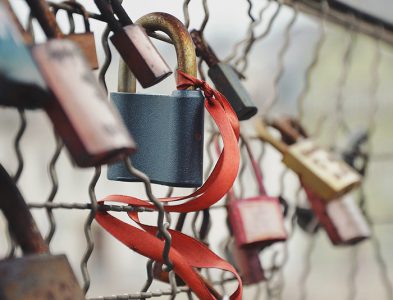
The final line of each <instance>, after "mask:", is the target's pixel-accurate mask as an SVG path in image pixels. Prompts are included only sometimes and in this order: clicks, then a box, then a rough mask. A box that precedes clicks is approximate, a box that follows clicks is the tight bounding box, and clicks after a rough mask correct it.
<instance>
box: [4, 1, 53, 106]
mask: <svg viewBox="0 0 393 300" xmlns="http://www.w3.org/2000/svg"><path fill="white" fill-rule="evenodd" d="M21 30H23V28H22V25H21V24H20V23H19V20H18V19H17V18H16V16H15V14H14V12H13V11H12V8H11V6H10V5H9V3H8V1H7V0H1V1H0V90H1V93H0V105H4V106H10V107H17V108H27V109H35V108H40V107H42V106H43V105H44V104H45V103H48V102H49V101H50V100H51V94H50V93H49V90H48V87H47V85H46V83H45V80H44V79H43V77H42V76H41V74H40V71H39V70H38V68H37V66H36V64H35V62H34V61H33V59H32V57H31V54H30V52H29V51H28V49H27V48H26V46H25V43H30V42H31V39H29V36H28V35H22V33H23V31H22V32H21ZM25 39H26V40H25Z"/></svg>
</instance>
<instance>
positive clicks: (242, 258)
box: [226, 241, 266, 285]
mask: <svg viewBox="0 0 393 300" xmlns="http://www.w3.org/2000/svg"><path fill="white" fill-rule="evenodd" d="M228 250H229V253H228V252H227V255H226V256H227V260H228V261H229V262H230V263H231V264H232V265H233V266H234V267H235V268H236V269H237V270H238V272H239V273H240V276H241V278H242V282H243V284H244V285H252V284H256V283H260V282H262V281H265V280H266V277H265V272H264V270H263V268H262V264H261V261H260V259H259V252H260V250H259V249H257V248H240V247H239V246H238V245H237V244H236V242H233V241H232V242H230V244H229V249H228Z"/></svg>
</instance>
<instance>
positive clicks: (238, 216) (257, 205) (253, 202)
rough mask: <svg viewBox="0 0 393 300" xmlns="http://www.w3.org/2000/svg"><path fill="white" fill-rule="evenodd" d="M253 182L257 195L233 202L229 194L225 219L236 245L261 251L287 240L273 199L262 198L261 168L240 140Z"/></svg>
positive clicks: (277, 205) (278, 204)
mask: <svg viewBox="0 0 393 300" xmlns="http://www.w3.org/2000/svg"><path fill="white" fill-rule="evenodd" d="M242 140H243V143H244V145H245V147H246V150H247V153H248V156H249V158H250V160H251V165H252V169H253V171H254V175H255V179H256V181H257V185H258V190H259V196H256V197H251V198H246V199H240V200H238V199H236V197H235V195H234V193H233V191H231V192H230V193H229V201H228V217H229V222H230V225H231V227H232V230H233V234H234V237H235V241H236V244H237V245H238V246H239V247H251V246H252V247H257V248H258V249H262V248H264V247H266V246H269V245H271V244H273V243H275V242H282V241H285V240H286V239H287V232H286V230H285V226H284V218H283V212H282V209H281V205H280V201H279V200H278V198H276V197H270V196H268V195H266V191H265V187H264V185H263V176H262V172H261V169H260V168H259V166H258V164H257V162H256V161H255V159H254V157H253V154H252V151H251V148H250V146H249V144H248V143H247V141H245V139H244V138H242Z"/></svg>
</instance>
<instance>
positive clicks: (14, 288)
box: [0, 255, 85, 300]
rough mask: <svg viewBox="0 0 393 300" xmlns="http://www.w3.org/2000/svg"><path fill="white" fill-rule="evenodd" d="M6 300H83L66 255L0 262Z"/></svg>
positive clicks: (1, 292) (2, 294)
mask: <svg viewBox="0 0 393 300" xmlns="http://www.w3.org/2000/svg"><path fill="white" fill-rule="evenodd" d="M0 298H1V299H2V300H3V299H4V300H71V299H72V300H83V299H85V298H84V296H83V293H82V291H81V289H80V287H79V285H78V283H77V280H76V277H75V275H74V274H73V272H72V269H71V267H70V265H69V263H68V261H67V258H66V257H65V255H58V256H50V255H34V256H27V257H22V258H18V259H10V260H7V261H3V262H0Z"/></svg>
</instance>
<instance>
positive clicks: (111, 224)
mask: <svg viewBox="0 0 393 300" xmlns="http://www.w3.org/2000/svg"><path fill="white" fill-rule="evenodd" d="M177 75H178V76H177V82H178V84H177V87H178V89H187V88H189V87H195V88H200V89H201V90H202V91H203V93H204V96H205V107H206V109H207V111H208V112H209V113H210V115H211V116H212V117H213V119H214V122H215V123H216V125H217V127H218V129H219V131H220V134H221V136H222V140H223V144H224V147H223V150H222V152H221V154H220V157H219V159H218V161H217V163H216V165H215V167H214V169H213V171H212V173H211V174H210V176H209V178H208V179H207V180H206V182H205V183H204V184H203V185H202V186H201V187H200V188H199V189H197V190H196V191H195V192H193V193H192V194H190V195H188V196H184V197H170V198H160V199H159V200H160V201H161V202H164V203H166V204H168V205H165V206H164V209H165V211H167V212H193V211H199V210H203V209H206V208H208V207H210V206H212V205H213V204H214V203H216V202H217V201H219V200H220V199H221V198H222V197H224V196H225V194H226V193H227V192H228V190H229V189H230V188H231V187H232V185H233V183H234V181H235V179H236V177H237V173H238V170H239V162H240V152H239V147H238V140H239V135H240V126H239V121H238V119H237V116H236V114H235V112H234V110H233V109H232V107H231V105H230V104H229V103H228V101H227V99H226V98H225V97H224V95H222V94H221V93H220V92H218V91H216V90H214V89H212V88H211V87H210V86H209V85H208V84H207V83H206V82H205V81H203V80H199V79H197V78H195V77H193V76H190V75H188V74H185V73H183V72H182V71H180V70H177ZM181 200H182V201H183V200H189V201H186V202H184V203H181V204H173V205H170V203H172V202H176V201H181ZM106 201H110V202H120V203H123V204H129V205H132V206H135V207H145V208H150V209H154V210H157V208H156V207H155V206H154V205H153V204H151V203H149V202H147V201H146V200H143V199H139V198H135V197H131V196H124V195H110V196H107V197H105V198H104V199H102V200H100V201H99V203H100V204H103V203H104V202H106ZM128 215H129V217H130V218H131V219H132V220H133V221H134V222H135V223H137V224H138V225H139V226H140V227H141V228H142V229H139V228H137V227H135V226H133V225H131V224H128V223H125V222H122V221H120V220H119V219H117V218H115V217H113V216H112V215H110V214H109V213H107V212H104V211H98V212H97V215H96V221H97V222H98V223H99V224H100V225H101V226H102V227H103V228H104V229H106V230H107V231H108V232H109V233H111V234H112V235H113V236H114V237H115V238H116V239H118V240H119V241H120V242H122V243H123V244H125V245H126V246H127V247H129V248H131V249H132V250H134V251H136V252H138V253H139V254H141V255H143V256H146V257H149V258H151V259H154V260H156V261H159V262H161V263H164V262H163V258H162V252H163V249H164V244H165V243H164V241H163V240H161V239H159V238H157V237H156V233H157V227H155V226H149V225H146V224H142V223H141V222H140V220H139V216H138V213H135V212H130V213H128ZM169 232H170V234H171V236H172V247H171V250H170V252H169V258H170V260H171V261H172V263H173V265H174V271H175V273H176V274H177V275H178V276H179V277H180V278H182V279H183V281H184V282H186V283H187V285H188V286H189V287H190V288H191V289H192V290H193V292H194V293H195V294H196V295H197V296H198V297H199V298H200V299H212V300H213V299H215V297H214V296H213V295H212V294H211V292H210V291H209V289H208V288H207V287H206V285H205V283H204V282H203V280H202V279H201V278H200V275H199V274H198V273H197V272H196V271H195V270H194V268H218V269H222V270H226V271H229V272H231V273H233V274H234V276H235V277H236V278H237V280H238V283H239V285H238V288H237V289H236V291H235V292H234V293H233V294H232V295H231V297H230V299H231V300H240V299H241V298H242V283H241V280H240V277H239V275H238V274H237V272H236V270H235V269H234V268H233V266H232V265H230V264H229V263H228V262H226V261H225V260H223V259H221V258H220V257H218V256H217V255H216V254H214V253H213V252H212V251H211V250H210V249H209V248H207V247H206V246H205V245H204V244H203V243H201V242H199V241H197V240H195V239H193V238H191V237H189V236H187V235H184V234H183V233H181V232H177V231H174V230H169Z"/></svg>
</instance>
